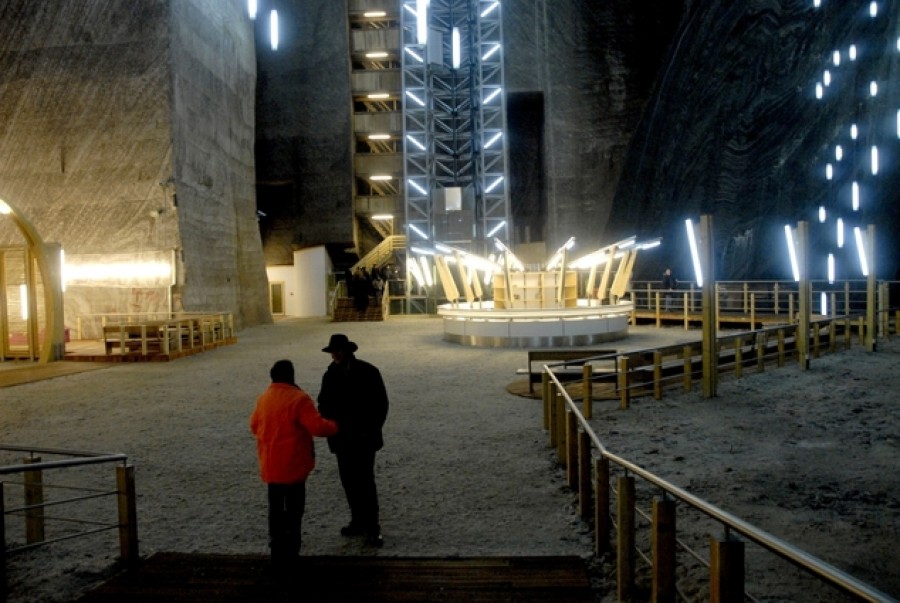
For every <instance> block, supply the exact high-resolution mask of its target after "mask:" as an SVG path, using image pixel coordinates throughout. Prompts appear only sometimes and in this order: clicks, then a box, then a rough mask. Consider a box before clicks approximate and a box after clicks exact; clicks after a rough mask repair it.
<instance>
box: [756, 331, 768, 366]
mask: <svg viewBox="0 0 900 603" xmlns="http://www.w3.org/2000/svg"><path fill="white" fill-rule="evenodd" d="M767 339H768V338H767V337H766V333H765V331H758V332H757V333H756V370H757V371H759V372H760V373H762V372H765V370H766V344H767V343H768V341H767Z"/></svg>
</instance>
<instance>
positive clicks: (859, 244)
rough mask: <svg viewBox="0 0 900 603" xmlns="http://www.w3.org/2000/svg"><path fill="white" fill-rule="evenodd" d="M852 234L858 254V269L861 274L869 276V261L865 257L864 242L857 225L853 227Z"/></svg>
mask: <svg viewBox="0 0 900 603" xmlns="http://www.w3.org/2000/svg"><path fill="white" fill-rule="evenodd" d="M853 236H854V237H856V252H857V253H858V254H859V269H860V270H861V271H862V275H863V276H869V261H868V259H866V244H865V242H864V241H863V237H862V231H861V230H860V229H859V226H854V227H853Z"/></svg>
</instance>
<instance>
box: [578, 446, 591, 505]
mask: <svg viewBox="0 0 900 603" xmlns="http://www.w3.org/2000/svg"><path fill="white" fill-rule="evenodd" d="M592 468H593V467H592V466H591V436H589V435H588V433H587V432H586V431H583V430H582V431H579V432H578V515H579V517H581V519H583V520H585V521H587V520H588V519H590V517H591V507H592V505H591V486H592V485H593V484H592V482H591V469H592Z"/></svg>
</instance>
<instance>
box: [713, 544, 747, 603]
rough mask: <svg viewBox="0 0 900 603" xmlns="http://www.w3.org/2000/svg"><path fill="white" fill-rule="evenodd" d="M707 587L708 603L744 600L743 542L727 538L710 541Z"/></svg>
mask: <svg viewBox="0 0 900 603" xmlns="http://www.w3.org/2000/svg"><path fill="white" fill-rule="evenodd" d="M709 587H710V593H709V601H710V603H731V602H732V601H743V600H744V543H743V542H741V541H739V540H732V539H730V538H728V537H727V536H726V537H725V538H723V539H716V538H711V539H710V551H709Z"/></svg>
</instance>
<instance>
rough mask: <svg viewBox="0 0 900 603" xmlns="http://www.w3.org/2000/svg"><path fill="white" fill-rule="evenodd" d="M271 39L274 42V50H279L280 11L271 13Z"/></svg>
mask: <svg viewBox="0 0 900 603" xmlns="http://www.w3.org/2000/svg"><path fill="white" fill-rule="evenodd" d="M269 39H270V40H271V42H272V50H278V11H277V10H273V11H272V12H270V13H269Z"/></svg>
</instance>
